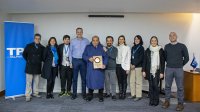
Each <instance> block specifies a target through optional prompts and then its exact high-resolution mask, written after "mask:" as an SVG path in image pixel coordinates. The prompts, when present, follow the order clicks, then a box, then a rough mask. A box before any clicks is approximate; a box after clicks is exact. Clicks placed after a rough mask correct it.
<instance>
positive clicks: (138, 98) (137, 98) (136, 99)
mask: <svg viewBox="0 0 200 112" xmlns="http://www.w3.org/2000/svg"><path fill="white" fill-rule="evenodd" d="M141 99H142V98H141V97H136V98H135V99H134V101H139V100H141Z"/></svg>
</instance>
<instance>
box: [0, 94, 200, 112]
mask: <svg viewBox="0 0 200 112" xmlns="http://www.w3.org/2000/svg"><path fill="white" fill-rule="evenodd" d="M54 96H55V98H54V99H46V98H45V94H42V98H33V99H32V101H31V102H25V97H19V98H16V99H15V100H12V99H7V100H5V99H4V98H3V97H1V98H0V112H174V111H175V108H176V105H175V103H173V102H172V105H171V106H170V108H169V109H166V110H164V109H162V108H161V104H160V105H159V106H157V107H151V106H149V105H148V102H149V100H148V98H143V99H142V100H140V101H138V102H134V101H133V100H131V99H125V100H119V99H118V100H117V101H112V100H111V98H106V99H105V101H104V102H99V101H98V98H97V97H95V98H94V99H93V100H92V101H91V102H86V101H85V100H83V99H82V97H81V96H80V95H79V96H78V98H77V99H76V100H71V99H70V97H67V96H66V97H62V98H59V97H58V94H54ZM172 101H173V100H172ZM184 112H200V103H186V104H185V109H184Z"/></svg>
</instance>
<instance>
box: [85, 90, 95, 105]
mask: <svg viewBox="0 0 200 112" xmlns="http://www.w3.org/2000/svg"><path fill="white" fill-rule="evenodd" d="M93 91H94V90H93V89H89V93H88V95H87V97H86V101H87V102H89V101H91V100H92V99H93Z"/></svg>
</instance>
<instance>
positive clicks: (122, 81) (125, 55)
mask: <svg viewBox="0 0 200 112" xmlns="http://www.w3.org/2000/svg"><path fill="white" fill-rule="evenodd" d="M117 49H118V55H117V58H116V63H117V67H116V74H117V79H118V86H119V99H125V98H126V89H127V75H128V74H129V71H130V59H131V50H130V47H129V46H127V45H126V41H125V36H124V35H121V36H119V38H118V46H117Z"/></svg>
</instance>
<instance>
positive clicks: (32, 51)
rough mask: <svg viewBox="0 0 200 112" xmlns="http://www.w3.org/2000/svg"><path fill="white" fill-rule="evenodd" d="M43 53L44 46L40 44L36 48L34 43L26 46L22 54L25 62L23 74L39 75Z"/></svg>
mask: <svg viewBox="0 0 200 112" xmlns="http://www.w3.org/2000/svg"><path fill="white" fill-rule="evenodd" d="M43 51H44V46H43V45H41V44H38V48H36V47H35V43H34V42H33V43H30V44H27V45H26V47H25V48H24V51H23V54H22V55H23V57H24V59H25V60H26V68H25V73H28V74H33V75H37V74H41V67H42V54H43Z"/></svg>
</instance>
